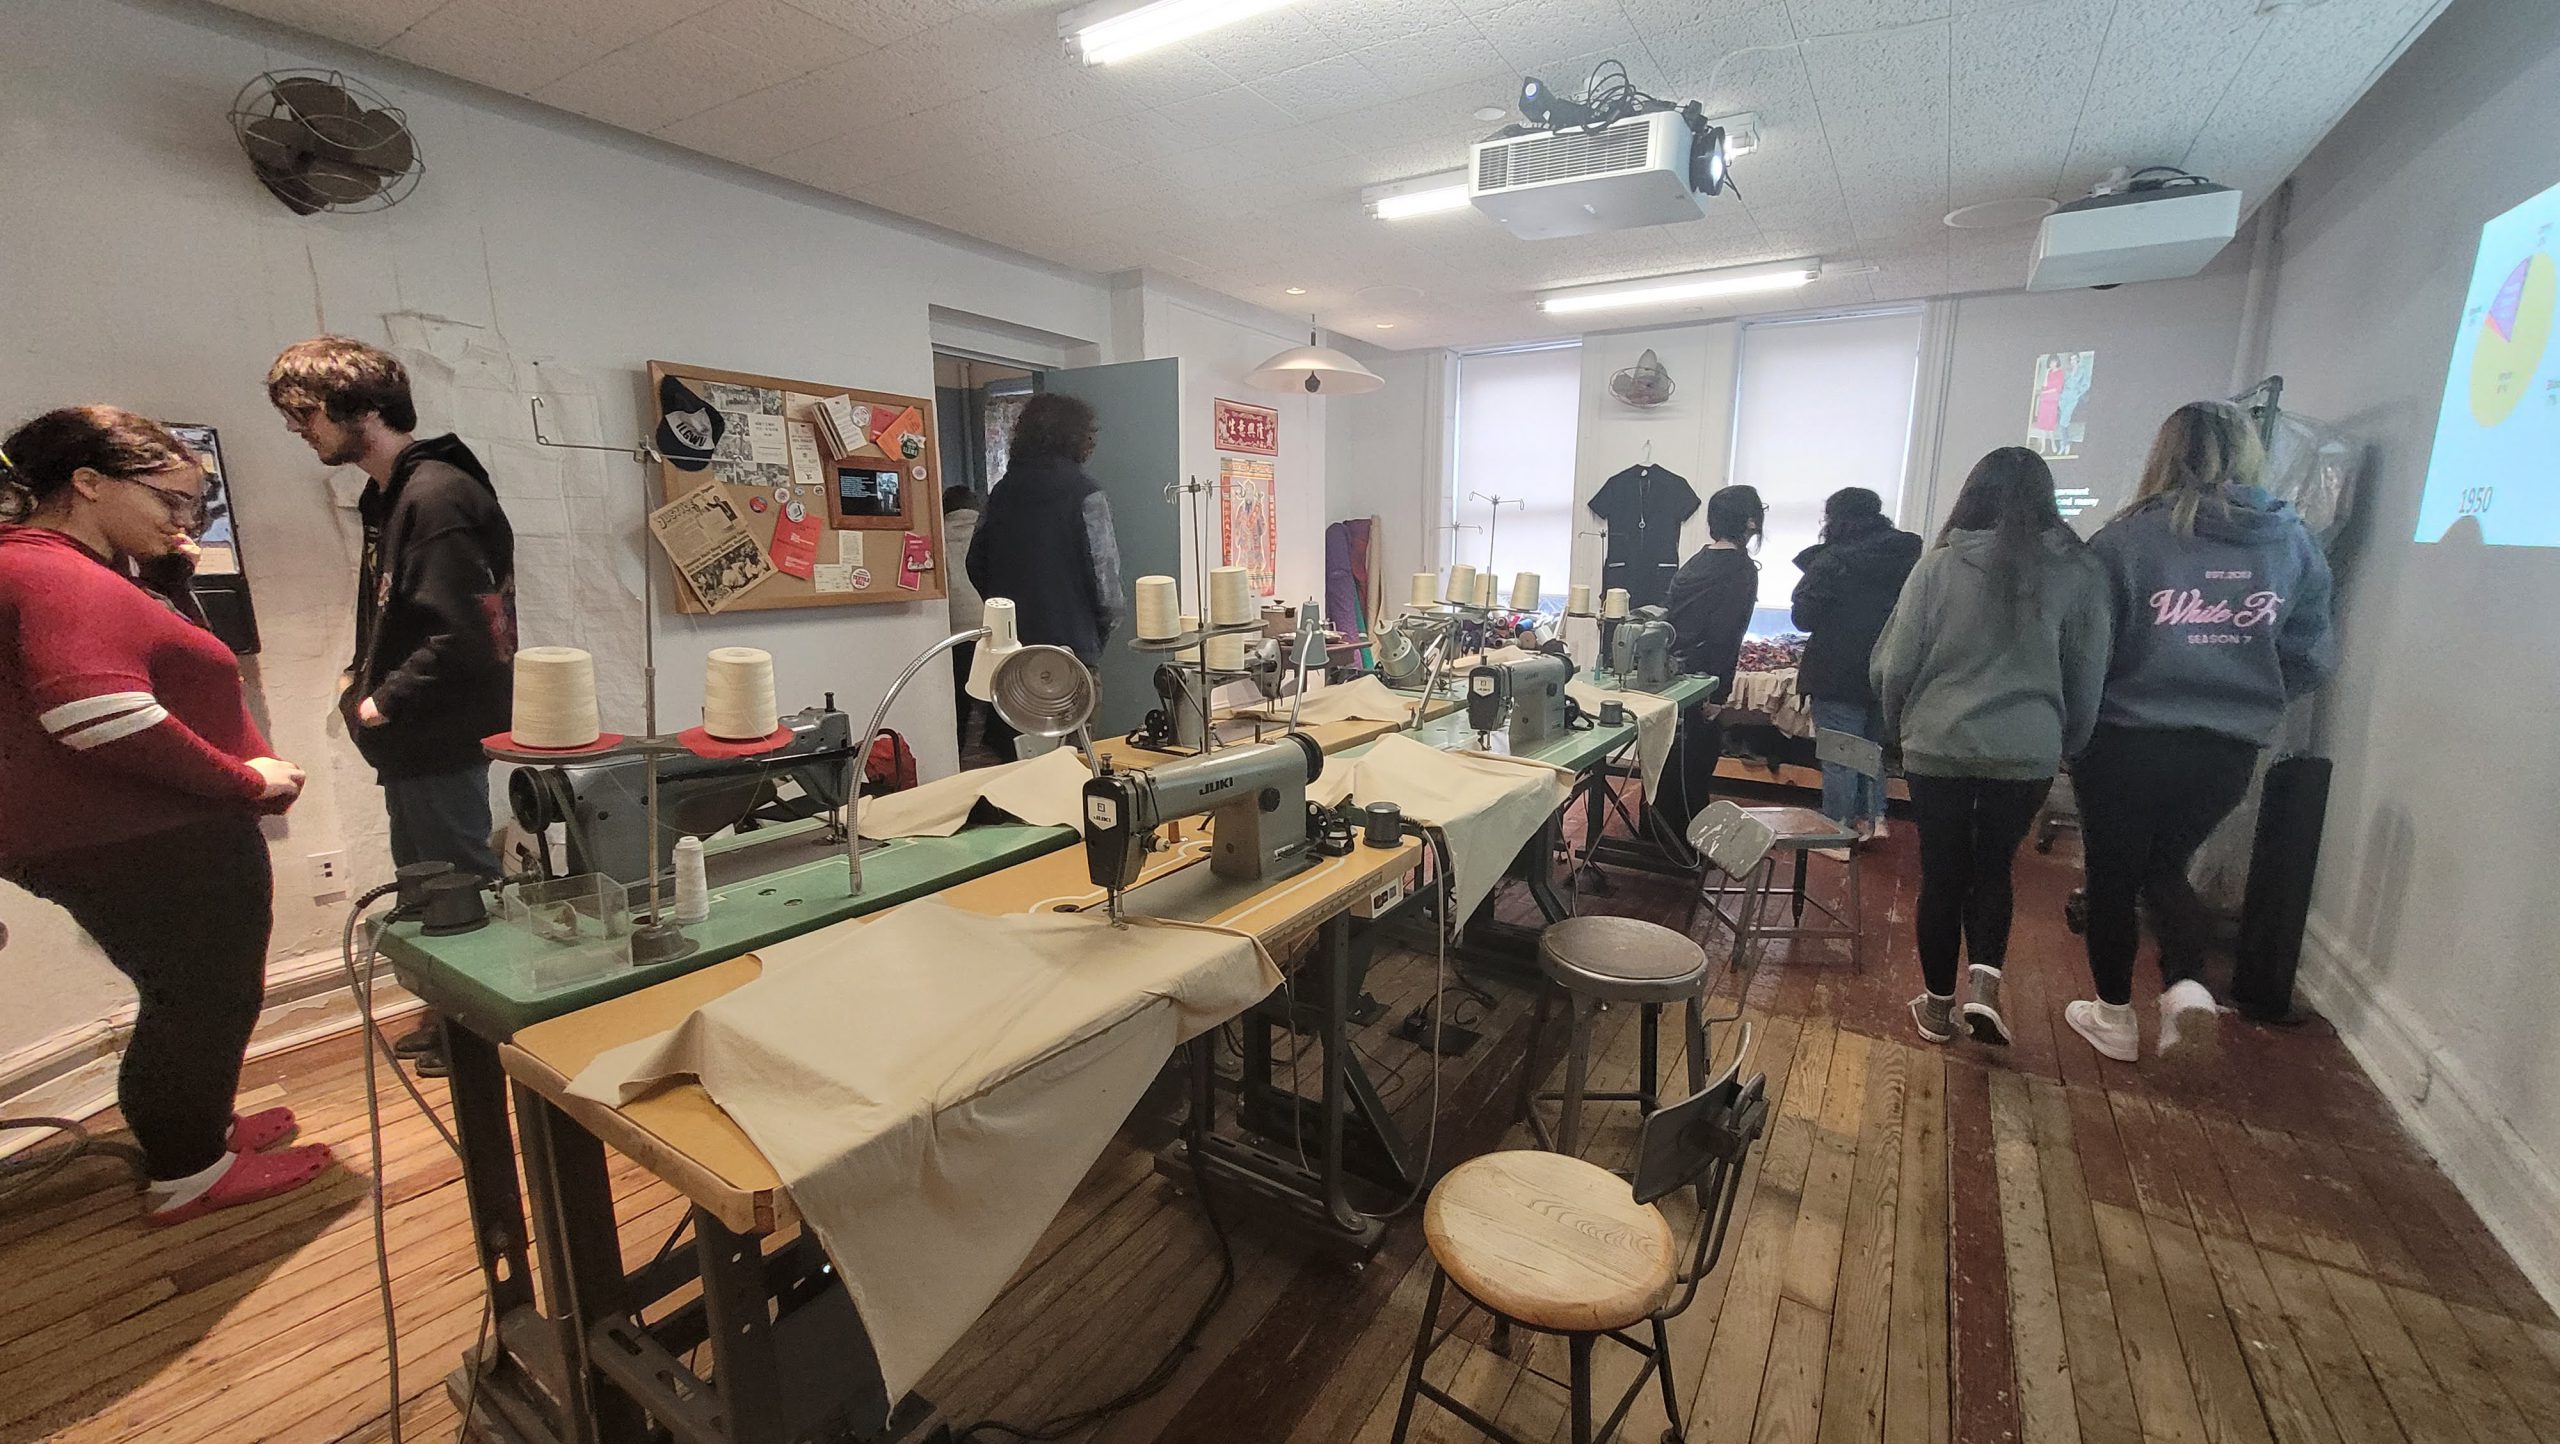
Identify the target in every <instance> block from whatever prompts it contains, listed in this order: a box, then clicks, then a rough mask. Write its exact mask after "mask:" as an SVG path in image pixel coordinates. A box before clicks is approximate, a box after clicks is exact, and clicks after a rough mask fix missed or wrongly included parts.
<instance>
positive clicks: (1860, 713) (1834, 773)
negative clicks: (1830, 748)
mask: <svg viewBox="0 0 2560 1444" xmlns="http://www.w3.org/2000/svg"><path fill="white" fill-rule="evenodd" d="M1813 725H1814V726H1816V727H1819V728H1822V729H1823V730H1825V731H1829V732H1846V733H1848V734H1849V735H1850V736H1852V737H1864V738H1865V739H1867V740H1868V741H1870V742H1882V741H1883V740H1884V709H1883V708H1881V707H1878V706H1877V705H1875V704H1874V703H1872V702H1826V701H1824V700H1822V699H1821V698H1819V697H1816V698H1814V699H1813ZM1822 815H1823V816H1825V817H1827V818H1830V819H1831V820H1832V821H1833V822H1836V823H1839V824H1840V825H1842V826H1844V827H1847V826H1853V825H1855V824H1857V823H1861V822H1873V821H1875V820H1876V819H1877V818H1880V817H1882V816H1884V783H1883V781H1882V780H1881V779H1879V778H1874V777H1869V776H1867V775H1866V774H1864V773H1862V772H1856V771H1852V770H1851V769H1849V768H1846V767H1841V766H1838V765H1836V764H1834V763H1829V762H1825V763H1824V764H1822Z"/></svg>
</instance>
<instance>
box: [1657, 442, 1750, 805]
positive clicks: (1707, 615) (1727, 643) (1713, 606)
mask: <svg viewBox="0 0 2560 1444" xmlns="http://www.w3.org/2000/svg"><path fill="white" fill-rule="evenodd" d="M1767 520H1768V508H1766V507H1764V506H1762V505H1761V503H1760V493H1759V492H1757V491H1755V490H1753V489H1752V488H1750V487H1747V486H1727V487H1719V488H1718V489H1717V490H1716V493H1715V494H1714V495H1713V496H1710V497H1708V498H1707V544H1706V545H1705V546H1703V547H1701V548H1699V549H1698V553H1697V555H1695V556H1693V557H1691V558H1689V559H1688V560H1687V561H1685V562H1683V563H1681V564H1680V570H1679V572H1678V573H1677V574H1676V575H1674V576H1673V577H1672V579H1671V600H1670V603H1669V605H1668V606H1667V608H1666V610H1667V611H1668V612H1669V613H1670V616H1671V630H1672V642H1671V646H1672V653H1673V655H1674V656H1675V657H1677V658H1678V659H1679V662H1680V669H1681V670H1682V671H1684V672H1696V673H1700V674H1703V675H1705V676H1709V677H1712V678H1714V679H1715V685H1714V686H1712V687H1710V688H1709V689H1708V690H1707V695H1706V696H1705V697H1703V698H1701V699H1700V701H1699V705H1697V706H1696V707H1693V708H1691V709H1689V711H1688V712H1686V713H1684V714H1683V715H1682V716H1681V719H1680V745H1679V757H1678V758H1677V760H1676V767H1675V770H1674V771H1673V773H1672V776H1673V777H1674V778H1676V779H1677V780H1678V782H1679V787H1678V789H1677V792H1678V795H1677V796H1674V797H1670V798H1668V799H1663V800H1662V801H1663V805H1664V806H1665V807H1666V810H1667V811H1669V813H1670V814H1671V820H1672V821H1673V822H1675V823H1677V824H1678V826H1679V828H1680V831H1681V835H1682V836H1684V837H1685V836H1687V835H1688V829H1689V819H1690V818H1692V817H1695V816H1696V815H1697V814H1698V813H1700V812H1702V811H1704V810H1705V809H1706V805H1707V799H1708V797H1709V796H1710V795H1711V794H1712V792H1713V791H1714V787H1715V775H1716V761H1717V759H1718V758H1720V757H1721V756H1723V754H1724V726H1723V724H1722V723H1720V722H1718V721H1716V720H1715V719H1716V715H1717V712H1718V710H1719V709H1720V708H1721V706H1722V704H1723V702H1724V699H1725V698H1726V697H1728V696H1730V695H1732V692H1733V674H1734V671H1735V669H1737V668H1739V667H1740V666H1741V665H1742V636H1743V633H1745V632H1747V631H1749V630H1750V629H1751V611H1752V609H1753V608H1754V607H1757V606H1758V605H1759V604H1760V564H1759V563H1758V562H1756V561H1753V560H1752V559H1751V552H1750V548H1751V547H1752V546H1754V545H1756V544H1757V543H1758V542H1759V540H1760V533H1761V529H1762V527H1763V526H1764V525H1765V524H1766V522H1767Z"/></svg>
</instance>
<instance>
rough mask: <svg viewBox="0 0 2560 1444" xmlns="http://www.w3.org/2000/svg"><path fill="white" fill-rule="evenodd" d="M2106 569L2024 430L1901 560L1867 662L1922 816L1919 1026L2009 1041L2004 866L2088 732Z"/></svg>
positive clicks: (1924, 1033) (1978, 466) (1983, 463)
mask: <svg viewBox="0 0 2560 1444" xmlns="http://www.w3.org/2000/svg"><path fill="white" fill-rule="evenodd" d="M2107 645H2108V600H2107V582H2106V575H2105V573H2104V572H2103V571H2102V570H2101V569H2100V568H2099V566H2098V563H2097V560H2096V558H2095V557H2093V556H2091V555H2090V553H2089V549H2088V548H2087V547H2086V546H2084V545H2082V543H2081V541H2080V538H2079V537H2078V536H2076V535H2074V534H2073V532H2072V530H2071V528H2070V527H2069V526H2068V525H2066V524H2064V522H2063V520H2062V516H2061V513H2060V512H2059V511H2057V510H2056V509H2055V507H2054V502H2053V472H2052V471H2051V470H2050V469H2049V468H2047V467H2046V465H2045V463H2044V458H2043V457H2040V456H2038V455H2036V454H2035V453H2034V452H2032V451H2029V450H2027V449H2026V448H2025V447H2022V446H2004V447H2002V448H2000V449H1999V450H1997V451H1994V452H1992V453H1991V454H1990V455H1988V456H1985V457H1984V458H1982V460H1980V461H1978V462H1976V463H1975V464H1974V468H1973V471H1972V473H1971V474H1970V475H1968V476H1967V477H1966V478H1965V483H1964V490H1963V492H1962V493H1961V494H1959V495H1958V496H1957V497H1956V504H1955V510H1954V511H1953V512H1951V513H1950V514H1949V515H1948V517H1947V524H1946V526H1945V528H1944V529H1943V530H1941V531H1940V532H1939V533H1938V544H1937V546H1936V547H1935V548H1934V549H1933V550H1931V551H1930V552H1929V554H1928V555H1926V556H1924V557H1922V558H1921V559H1920V564H1919V565H1918V566H1917V567H1915V568H1913V569H1912V572H1911V578H1910V580H1909V581H1908V582H1906V583H1905V584H1904V585H1903V588H1902V599H1901V601H1900V602H1899V603H1897V604H1896V605H1895V607H1894V611H1893V617H1892V620H1890V621H1888V622H1887V623H1885V629H1884V635H1883V636H1882V637H1880V638H1879V639H1878V640H1877V642H1876V650H1875V657H1874V660H1873V662H1872V664H1871V672H1872V680H1873V681H1874V683H1875V689H1876V698H1877V701H1878V703H1879V704H1880V705H1881V706H1882V708H1883V711H1884V721H1885V732H1886V735H1887V736H1890V737H1898V738H1900V739H1901V743H1902V768H1903V778H1904V782H1905V783H1906V784H1907V785H1908V786H1909V787H1910V789H1911V808H1912V814H1913V817H1914V819H1915V820H1916V821H1917V822H1918V824H1919V828H1920V904H1919V909H1918V917H1917V926H1918V932H1919V951H1920V970H1921V975H1922V977H1923V979H1924V981H1925V983H1926V985H1927V988H1926V991H1924V992H1923V993H1921V994H1920V996H1919V997H1916V998H1914V999H1912V1000H1911V1016H1912V1021H1913V1022H1914V1023H1915V1024H1916V1025H1917V1026H1918V1028H1919V1030H1920V1036H1921V1037H1923V1038H1926V1039H1928V1040H1929V1041H1930V1042H1932V1043H1944V1042H1946V1041H1947V1040H1949V1039H1950V1038H1952V1037H1954V1036H1955V1024H1956V1022H1957V1017H1956V1009H1955V991H1956V962H1957V959H1958V957H1959V955H1960V954H1963V953H1967V952H1969V953H1970V954H1971V959H1972V967H1971V968H1970V969H1969V970H1968V980H1969V993H1968V997H1967V999H1966V1001H1965V1004H1964V1009H1963V1013H1962V1021H1963V1023H1964V1025H1965V1027H1966V1028H1967V1029H1968V1030H1970V1031H1971V1032H1972V1034H1973V1036H1974V1037H1976V1038H1978V1039H1980V1040H1981V1041H1983V1042H1986V1043H2006V1042H2008V1041H2009V1030H2008V1025H2007V1023H2006V1022H2005V1020H2003V1019H2002V1018H2001V1016H2000V970H2001V967H2002V965H2003V963H2004V962H2005V961H2006V958H2007V955H2008V948H2009V919H2010V911H2011V896H2010V887H2009V870H2010V865H2011V863H2012V861H2013V860H2014V859H2015V858H2016V856H2017V852H2018V844H2019V843H2020V842H2023V841H2025V839H2026V835H2027V829H2028V827H2029V826H2030V825H2032V824H2033V823H2034V821H2035V816H2036V812H2037V810H2038V809H2040V808H2041V807H2043V806H2044V798H2045V794H2046V792H2048V791H2049V790H2051V789H2052V787H2053V778H2054V774H2055V773H2056V772H2057V771H2058V770H2060V768H2061V766H2062V761H2063V759H2064V758H2066V757H2071V756H2076V755H2077V754H2078V753H2079V751H2080V749H2081V748H2082V747H2083V746H2085V745H2087V743H2088V740H2089V732H2090V729H2091V728H2092V727H2094V726H2096V725H2097V719H2098V698H2099V692H2100V689H2101V687H2102V686H2103V684H2104V682H2105V680H2106V675H2107Z"/></svg>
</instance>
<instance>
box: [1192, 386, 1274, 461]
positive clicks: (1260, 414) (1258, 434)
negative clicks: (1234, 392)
mask: <svg viewBox="0 0 2560 1444" xmlns="http://www.w3.org/2000/svg"><path fill="white" fill-rule="evenodd" d="M1210 420H1211V425H1210V428H1209V429H1210V431H1211V433H1212V434H1213V435H1214V436H1215V437H1216V443H1215V449H1217V450H1219V451H1248V452H1251V453H1253V454H1254V455H1256V456H1278V455H1279V454H1280V413H1279V412H1277V411H1274V410H1272V409H1271V408H1270V407H1268V406H1247V405H1246V404H1245V403H1243V402H1241V401H1229V400H1226V399H1225V398H1223V397H1221V398H1219V399H1218V400H1217V401H1216V403H1215V405H1214V409H1213V410H1212V412H1211V417H1210Z"/></svg>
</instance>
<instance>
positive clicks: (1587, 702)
mask: <svg viewBox="0 0 2560 1444" xmlns="http://www.w3.org/2000/svg"><path fill="white" fill-rule="evenodd" d="M1564 694H1565V695H1566V696H1568V697H1570V698H1572V699H1573V700H1574V701H1575V702H1576V703H1578V704H1579V705H1580V706H1581V708H1582V710H1583V711H1585V712H1588V713H1590V714H1591V715H1592V716H1594V717H1597V716H1599V715H1600V704H1601V703H1603V702H1620V703H1623V704H1625V706H1626V709H1627V716H1628V717H1629V718H1630V719H1632V720H1633V721H1634V722H1635V724H1636V770H1637V771H1638V772H1640V773H1641V774H1643V777H1644V799H1645V801H1647V802H1651V801H1652V800H1653V795H1654V794H1655V793H1656V792H1658V791H1660V790H1661V788H1662V769H1663V765H1664V764H1665V763H1667V762H1669V761H1670V760H1671V743H1672V741H1673V739H1675V738H1677V737H1678V736H1679V735H1680V708H1679V706H1678V704H1676V703H1674V702H1673V701H1672V700H1671V699H1670V698H1668V697H1657V696H1655V695H1654V694H1653V693H1651V692H1621V691H1618V690H1617V689H1615V688H1611V687H1603V686H1600V685H1599V684H1598V683H1595V682H1592V681H1589V680H1587V679H1585V678H1582V677H1575V678H1574V679H1573V680H1572V681H1570V682H1567V683H1565V684H1564Z"/></svg>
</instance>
